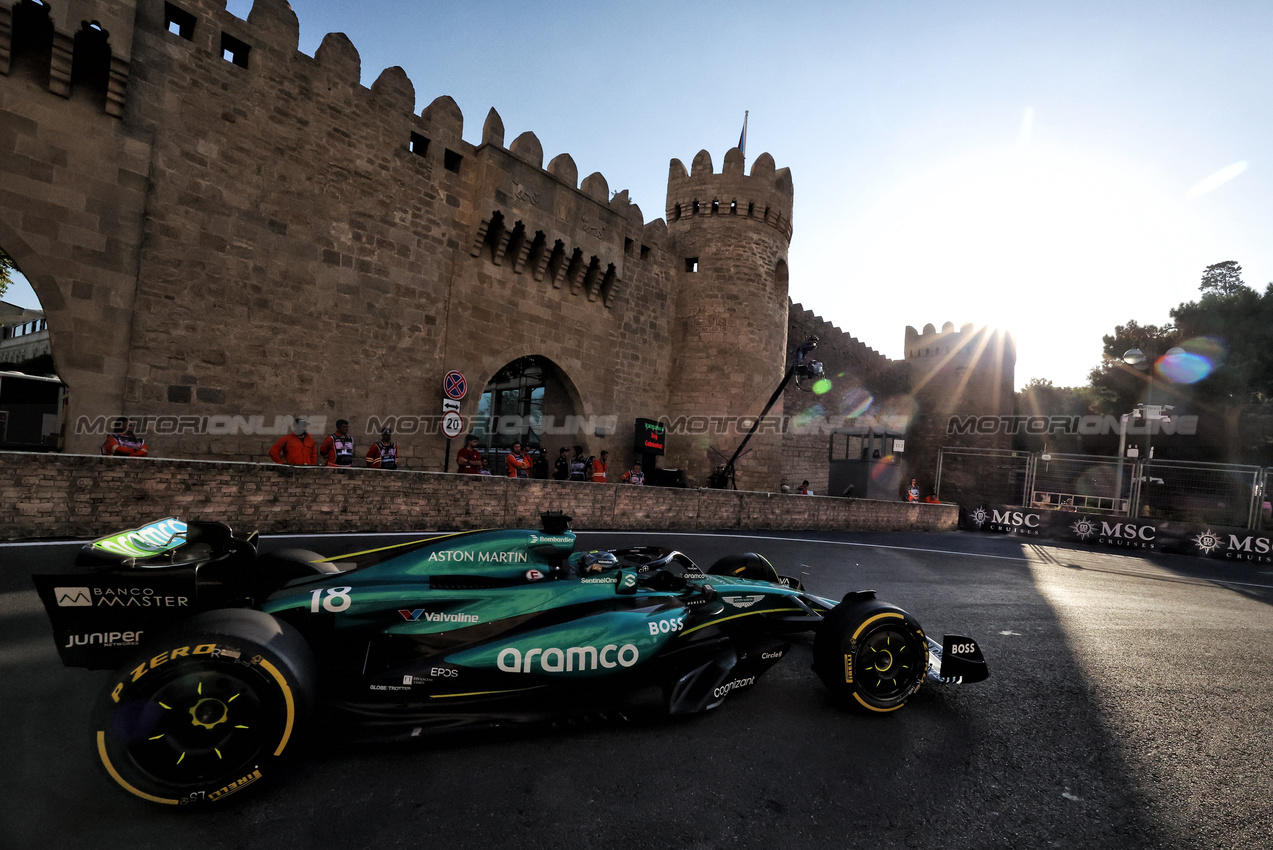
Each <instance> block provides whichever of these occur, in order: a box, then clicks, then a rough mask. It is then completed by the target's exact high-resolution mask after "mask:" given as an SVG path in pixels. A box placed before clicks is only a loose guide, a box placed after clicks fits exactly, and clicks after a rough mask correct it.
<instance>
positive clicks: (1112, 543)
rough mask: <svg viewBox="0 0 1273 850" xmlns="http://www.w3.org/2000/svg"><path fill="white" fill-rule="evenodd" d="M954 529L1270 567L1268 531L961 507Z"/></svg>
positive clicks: (999, 507)
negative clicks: (957, 522)
mask: <svg viewBox="0 0 1273 850" xmlns="http://www.w3.org/2000/svg"><path fill="white" fill-rule="evenodd" d="M959 527H960V528H963V529H966V530H968V531H985V532H991V533H995V534H1015V535H1019V536H1021V537H1039V538H1046V539H1049V540H1061V541H1064V542H1067V543H1075V544H1078V545H1083V546H1092V547H1094V548H1107V549H1121V550H1124V551H1136V550H1152V551H1155V552H1170V553H1172V554H1175V555H1194V556H1197V557H1200V558H1212V559H1216V560H1228V561H1243V562H1248V563H1257V564H1269V563H1273V537H1270V534H1271V533H1270V532H1268V531H1251V530H1250V529H1247V528H1227V527H1223V526H1214V525H1200V524H1198V523H1194V522H1178V521H1176V520H1165V519H1155V518H1152V517H1125V516H1110V515H1103V514H1091V513H1086V512H1074V511H1054V510H1039V509H1037V508H1026V507H1022V506H1021V505H979V506H977V507H975V508H967V507H964V506H962V505H961V506H960V508H959Z"/></svg>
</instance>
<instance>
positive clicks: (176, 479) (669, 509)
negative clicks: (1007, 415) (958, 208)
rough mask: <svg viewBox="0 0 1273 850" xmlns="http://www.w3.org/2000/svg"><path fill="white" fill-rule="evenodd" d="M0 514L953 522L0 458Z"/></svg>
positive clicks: (56, 522)
mask: <svg viewBox="0 0 1273 850" xmlns="http://www.w3.org/2000/svg"><path fill="white" fill-rule="evenodd" d="M0 504H4V505H5V506H6V512H7V516H6V519H5V522H4V523H3V525H0V539H9V540H12V539H40V538H58V537H69V538H85V537H94V536H100V535H104V534H107V533H110V532H111V531H119V530H122V529H125V528H131V527H134V526H137V525H141V524H144V523H146V522H149V521H152V520H155V519H160V518H162V517H165V516H174V515H175V516H179V517H181V518H182V519H187V520H189V519H201V520H216V521H220V522H226V523H229V524H230V525H231V526H232V527H233V528H235V529H236V530H238V531H243V532H246V531H249V530H253V529H256V530H259V531H261V532H264V533H273V534H281V533H305V534H318V533H328V532H330V533H343V532H357V531H446V530H464V529H474V528H517V527H532V528H533V527H538V526H539V522H540V518H539V514H540V512H541V511H546V510H560V511H564V512H565V513H567V514H569V515H570V516H572V517H573V518H574V527H575V528H576V529H580V530H582V529H634V530H645V529H669V530H670V529H678V530H692V529H702V530H712V529H720V530H729V529H739V530H791V531H798V530H809V531H901V530H908V531H950V530H953V529H954V528H955V526H956V523H957V521H958V509H957V508H956V506H954V505H907V504H903V503H898V502H876V501H868V500H865V499H833V498H822V497H808V496H784V495H781V494H777V493H757V492H742V491H738V492H735V491H721V490H672V489H667V488H661V487H631V486H627V485H619V484H590V483H580V482H569V481H534V480H517V479H508V478H488V477H485V476H476V475H459V474H444V473H428V472H408V471H397V472H381V471H378V470H371V469H347V470H336V469H326V468H314V467H310V468H303V467H285V466H276V465H272V464H255V463H235V462H212V461H188V460H160V459H155V458H106V457H100V456H92V455H48V454H23V453H18V452H3V453H0Z"/></svg>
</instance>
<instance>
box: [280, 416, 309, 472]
mask: <svg viewBox="0 0 1273 850" xmlns="http://www.w3.org/2000/svg"><path fill="white" fill-rule="evenodd" d="M270 458H271V459H273V461H274V462H275V463H282V464H286V465H288V466H318V446H317V444H315V443H314V438H313V437H311V436H310V435H309V420H308V419H305V418H304V417H298V418H297V419H294V420H292V433H290V434H284V435H283V436H281V437H279V438H278V441H277V442H275V443H274V445H273V446H272V447H270Z"/></svg>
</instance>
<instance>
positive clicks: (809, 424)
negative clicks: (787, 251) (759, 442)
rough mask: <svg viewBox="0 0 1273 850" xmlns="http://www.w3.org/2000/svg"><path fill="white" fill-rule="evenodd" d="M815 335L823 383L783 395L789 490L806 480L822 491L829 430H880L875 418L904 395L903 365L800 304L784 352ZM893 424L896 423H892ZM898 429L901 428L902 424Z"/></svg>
mask: <svg viewBox="0 0 1273 850" xmlns="http://www.w3.org/2000/svg"><path fill="white" fill-rule="evenodd" d="M813 336H816V337H817V338H818V347H817V349H816V350H815V351H814V354H813V356H814V358H815V359H817V360H820V361H821V362H822V367H823V370H824V372H825V375H826V384H824V385H823V386H819V387H814V386H812V385H811V384H809V383H808V382H806V383H805V384H804V385H802V386H801V387H799V388H798V389H793V390H789V391H788V392H787V393H786V412H787V417H786V428H785V430H784V433H783V440H782V466H783V477H784V480H785V482H786V483H787V484H790V485H791V487H792V489H793V490H794V489H795V488H796V487H797V486H799V484H800V482H801V481H804V480H808V482H809V486H810V487H812V488H813V492H815V493H818V494H823V495H839V494H838V493H837V494H832V493H829V492H828V490H827V456H828V450H829V447H830V446H829V443H830V437H829V432H830V431H832V430H834V429H837V428H845V427H869V426H870V425H872V424H874V425H876V426H878V427H880V428H883V427H885V426H884V424H883V423H879V422H877V415H878V414H879V413H880V412H882V411H884V412H886V411H888V410H890V409H891V408H892V407H893V406H894V402H895V401H896V399H897V398H898V397H899V396H905V394H906V392H907V389H908V386H909V378H908V376H907V375H906V374H904V372H903V371H902V369H903V368H904V367H903V365H902V364H900V363H896V362H894V361H892V360H889V359H888V358H887V357H885V356H884V355H882V354H880V353H879V352H878V351H876V350H875V349H873V348H871V347H870V346H868V345H866V344H865V343H863V342H861V341H860V340H858V339H857V338H855V337H853V336H852V335H851V334H849V333H847V332H845V331H842V330H840V328H838V327H836V326H835V325H833V324H831V323H830V322H828V321H826V320H825V319H823V318H822V317H821V316H819V315H817V314H815V313H814V312H813V311H812V310H806V309H805V308H804V306H803V305H801V304H792V305H791V309H790V311H789V316H788V324H787V341H788V348H790V349H794V348H795V346H797V345H799V344H800V343H802V342H803V341H805V340H806V339H809V338H810V337H813ZM893 424H896V423H893ZM902 428H903V430H904V428H905V426H904V425H903V426H902Z"/></svg>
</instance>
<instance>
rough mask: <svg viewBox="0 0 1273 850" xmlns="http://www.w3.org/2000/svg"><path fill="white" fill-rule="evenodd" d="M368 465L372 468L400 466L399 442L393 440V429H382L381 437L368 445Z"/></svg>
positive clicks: (395, 467) (394, 467)
mask: <svg viewBox="0 0 1273 850" xmlns="http://www.w3.org/2000/svg"><path fill="white" fill-rule="evenodd" d="M367 466H369V467H371V468H372V469H397V468H398V444H397V443H395V442H394V441H393V429H391V428H382V429H380V439H379V440H377V441H376V442H374V443H372V444H371V445H370V446H368V447H367Z"/></svg>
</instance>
